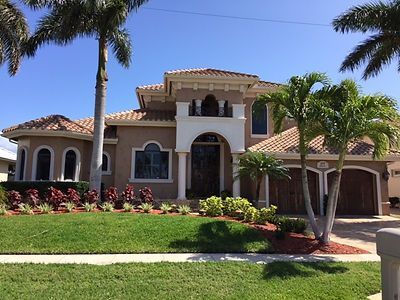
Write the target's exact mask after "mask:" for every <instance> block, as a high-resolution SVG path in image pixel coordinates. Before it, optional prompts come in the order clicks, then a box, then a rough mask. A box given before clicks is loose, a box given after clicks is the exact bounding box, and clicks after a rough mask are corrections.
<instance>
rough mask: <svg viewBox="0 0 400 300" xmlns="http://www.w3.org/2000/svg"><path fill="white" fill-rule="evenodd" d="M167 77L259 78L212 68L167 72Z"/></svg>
mask: <svg viewBox="0 0 400 300" xmlns="http://www.w3.org/2000/svg"><path fill="white" fill-rule="evenodd" d="M165 74H166V75H188V76H199V77H233V78H252V79H257V78H258V76H257V75H254V74H247V73H239V72H232V71H226V70H218V69H212V68H199V69H181V70H172V71H167V72H165Z"/></svg>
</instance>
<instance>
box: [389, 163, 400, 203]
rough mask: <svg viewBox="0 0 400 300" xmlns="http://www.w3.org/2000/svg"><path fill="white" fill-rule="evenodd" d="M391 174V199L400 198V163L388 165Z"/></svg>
mask: <svg viewBox="0 0 400 300" xmlns="http://www.w3.org/2000/svg"><path fill="white" fill-rule="evenodd" d="M388 171H389V173H390V179H389V197H400V162H393V163H389V164H388Z"/></svg>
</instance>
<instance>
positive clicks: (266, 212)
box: [255, 205, 277, 225]
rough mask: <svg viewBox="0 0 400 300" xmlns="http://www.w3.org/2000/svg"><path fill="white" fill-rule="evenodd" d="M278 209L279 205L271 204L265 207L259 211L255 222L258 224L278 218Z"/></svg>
mask: <svg viewBox="0 0 400 300" xmlns="http://www.w3.org/2000/svg"><path fill="white" fill-rule="evenodd" d="M276 210H277V207H276V206H275V205H271V207H268V208H267V207H263V208H261V209H260V210H259V211H258V214H257V218H256V219H255V222H256V223H257V224H262V225H263V224H266V223H267V222H268V223H271V220H272V221H273V220H274V219H275V218H276Z"/></svg>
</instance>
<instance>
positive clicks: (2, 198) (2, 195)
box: [0, 185, 9, 205]
mask: <svg viewBox="0 0 400 300" xmlns="http://www.w3.org/2000/svg"><path fill="white" fill-rule="evenodd" d="M8 204H9V203H8V197H7V191H6V189H5V188H4V187H3V186H1V185H0V205H8Z"/></svg>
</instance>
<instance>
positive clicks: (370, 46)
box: [332, 0, 400, 79]
mask: <svg viewBox="0 0 400 300" xmlns="http://www.w3.org/2000/svg"><path fill="white" fill-rule="evenodd" d="M399 7H400V1H399V0H394V1H388V2H383V1H375V2H370V3H366V4H361V5H357V6H354V7H351V8H350V9H349V10H347V11H346V12H345V13H343V14H342V15H340V16H338V17H337V18H335V19H334V20H333V23H332V24H333V28H334V29H335V30H336V31H337V32H341V33H348V32H360V33H367V32H369V33H371V36H369V37H368V38H367V39H365V40H364V41H362V42H361V43H360V44H359V45H357V46H356V47H355V48H354V49H353V51H352V52H351V53H350V54H349V55H347V57H346V58H345V60H344V61H343V63H342V65H341V67H340V70H341V71H345V70H351V71H353V70H355V69H357V68H358V67H360V66H361V65H364V64H366V67H365V69H364V72H363V78H364V79H367V78H369V77H372V76H376V75H378V74H379V73H380V72H381V71H382V69H383V67H385V66H387V65H388V64H390V63H391V62H392V61H393V60H394V59H397V60H398V63H400V59H399V52H400V40H399V36H398V33H399V29H400V28H399V21H400V9H399Z"/></svg>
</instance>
